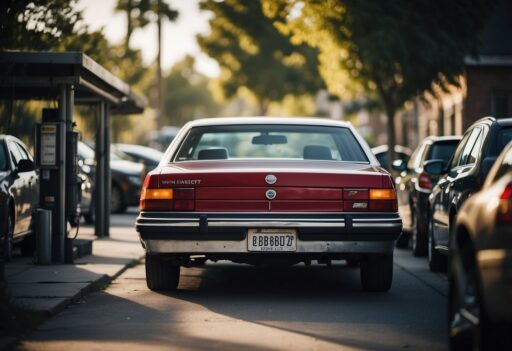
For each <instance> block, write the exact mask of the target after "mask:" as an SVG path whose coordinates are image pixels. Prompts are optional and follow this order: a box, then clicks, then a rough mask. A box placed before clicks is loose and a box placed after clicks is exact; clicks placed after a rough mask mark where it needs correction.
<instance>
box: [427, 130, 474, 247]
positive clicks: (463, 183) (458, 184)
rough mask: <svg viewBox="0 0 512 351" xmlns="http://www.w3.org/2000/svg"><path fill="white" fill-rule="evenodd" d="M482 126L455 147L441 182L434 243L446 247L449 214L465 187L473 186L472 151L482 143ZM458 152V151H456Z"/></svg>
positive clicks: (471, 131)
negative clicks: (454, 153) (452, 157)
mask: <svg viewBox="0 0 512 351" xmlns="http://www.w3.org/2000/svg"><path fill="white" fill-rule="evenodd" d="M482 135H483V134H482V127H479V126H477V127H474V128H472V129H471V130H470V131H468V133H467V134H466V136H467V138H466V136H465V137H464V139H463V141H464V140H465V143H464V145H460V146H462V147H461V148H460V149H459V148H457V151H455V152H456V158H455V157H454V159H453V160H452V163H451V164H450V169H449V171H448V174H447V175H446V177H444V180H445V181H444V182H442V183H441V185H440V188H441V194H440V195H441V201H440V203H441V208H440V210H439V211H438V212H437V217H436V220H435V225H436V229H437V230H436V234H437V235H436V243H437V244H438V245H440V246H444V247H446V249H448V242H449V237H450V220H451V218H450V215H451V213H456V210H457V206H458V204H459V203H460V199H461V196H463V194H465V192H466V189H468V188H470V187H474V185H473V184H472V182H473V181H474V177H472V176H471V173H472V171H473V169H474V165H475V157H474V153H473V152H472V151H473V150H475V152H477V151H478V150H479V149H480V148H481V144H482V137H481V136H482ZM457 152H458V153H457Z"/></svg>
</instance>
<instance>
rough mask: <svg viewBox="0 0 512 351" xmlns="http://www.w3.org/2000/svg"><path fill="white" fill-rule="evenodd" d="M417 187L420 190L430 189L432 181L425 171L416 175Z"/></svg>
mask: <svg viewBox="0 0 512 351" xmlns="http://www.w3.org/2000/svg"><path fill="white" fill-rule="evenodd" d="M418 187H419V188H420V190H426V191H430V190H431V189H432V182H431V181H430V176H429V175H428V173H426V172H422V173H421V174H420V175H419V177H418Z"/></svg>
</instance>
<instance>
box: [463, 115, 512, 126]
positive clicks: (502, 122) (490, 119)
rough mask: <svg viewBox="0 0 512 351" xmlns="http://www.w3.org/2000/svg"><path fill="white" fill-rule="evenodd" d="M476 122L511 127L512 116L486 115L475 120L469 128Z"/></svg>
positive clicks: (476, 123)
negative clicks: (497, 116) (496, 116)
mask: <svg viewBox="0 0 512 351" xmlns="http://www.w3.org/2000/svg"><path fill="white" fill-rule="evenodd" d="M478 124H487V125H489V126H491V125H492V124H498V125H499V126H500V127H512V118H495V117H492V116H486V117H482V118H480V119H479V120H477V121H476V122H475V123H473V124H472V125H471V126H470V127H469V128H471V127H473V126H475V125H478ZM469 128H468V129H469Z"/></svg>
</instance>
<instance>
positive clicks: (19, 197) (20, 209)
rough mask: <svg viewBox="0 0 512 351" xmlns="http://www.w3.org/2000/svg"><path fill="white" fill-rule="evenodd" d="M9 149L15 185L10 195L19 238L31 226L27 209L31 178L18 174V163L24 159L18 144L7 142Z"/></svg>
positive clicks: (16, 232)
mask: <svg viewBox="0 0 512 351" xmlns="http://www.w3.org/2000/svg"><path fill="white" fill-rule="evenodd" d="M7 148H8V150H9V155H10V158H11V161H12V169H13V183H12V185H11V191H10V193H11V195H12V196H13V197H14V208H15V214H14V216H15V222H14V236H17V235H19V234H22V233H24V232H26V231H27V230H28V228H29V226H30V217H29V214H30V212H29V211H28V208H27V202H28V203H29V202H30V199H27V197H28V192H27V188H28V187H29V184H28V179H29V178H28V177H27V175H26V174H24V173H20V172H18V163H19V162H20V161H21V160H22V159H23V156H22V154H21V151H20V149H19V148H18V145H17V143H16V142H15V141H13V140H9V141H8V142H7Z"/></svg>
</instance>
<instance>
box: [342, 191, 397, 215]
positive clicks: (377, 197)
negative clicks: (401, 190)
mask: <svg viewBox="0 0 512 351" xmlns="http://www.w3.org/2000/svg"><path fill="white" fill-rule="evenodd" d="M343 210H344V211H352V212H365V211H374V212H396V211H398V203H397V201H396V192H395V189H392V188H386V189H345V190H344V191H343Z"/></svg>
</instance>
